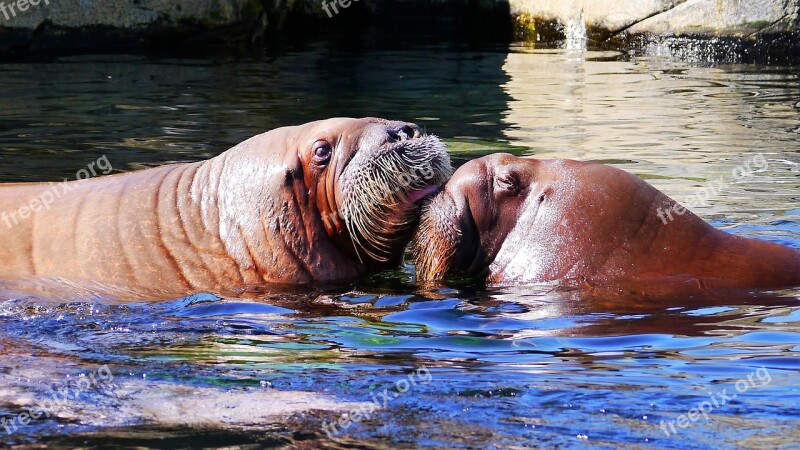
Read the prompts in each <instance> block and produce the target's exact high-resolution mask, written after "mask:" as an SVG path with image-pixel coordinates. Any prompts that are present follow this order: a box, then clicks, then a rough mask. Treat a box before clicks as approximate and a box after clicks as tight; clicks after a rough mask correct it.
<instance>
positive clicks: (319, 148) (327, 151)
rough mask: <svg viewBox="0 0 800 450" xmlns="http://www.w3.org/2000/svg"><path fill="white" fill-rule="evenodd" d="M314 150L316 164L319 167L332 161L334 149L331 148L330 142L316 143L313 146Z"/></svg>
mask: <svg viewBox="0 0 800 450" xmlns="http://www.w3.org/2000/svg"><path fill="white" fill-rule="evenodd" d="M312 148H313V150H314V162H315V163H317V164H318V165H324V164H327V163H328V161H329V160H330V159H331V153H333V149H332V148H331V144H329V143H328V141H317V142H314V145H313V147H312Z"/></svg>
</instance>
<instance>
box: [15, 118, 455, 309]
mask: <svg viewBox="0 0 800 450" xmlns="http://www.w3.org/2000/svg"><path fill="white" fill-rule="evenodd" d="M451 174H452V168H451V165H450V159H449V157H448V154H447V151H446V148H445V146H444V144H443V143H442V142H441V141H440V140H439V139H438V138H436V137H435V136H431V135H427V134H426V133H423V131H422V129H421V128H420V127H419V126H417V125H415V124H413V123H406V122H399V121H388V120H384V119H378V118H362V119H352V118H333V119H328V120H322V121H317V122H311V123H307V124H305V125H300V126H290V127H284V128H277V129H274V130H271V131H269V132H266V133H263V134H260V135H257V136H255V137H252V138H250V139H248V140H246V141H244V142H242V143H240V144H238V145H236V146H235V147H233V148H231V149H229V150H227V151H225V152H224V153H221V154H220V155H219V156H217V157H214V158H212V159H209V160H205V161H200V162H193V163H183V164H170V165H164V166H160V167H156V168H150V169H146V170H140V171H133V172H128V173H122V174H113V175H109V176H103V177H97V178H92V179H87V180H82V181H73V182H70V183H68V184H67V188H62V187H61V186H58V187H55V185H54V184H53V183H18V184H3V185H0V211H2V212H4V213H5V215H4V216H3V217H6V218H7V217H10V215H13V217H14V221H9V220H6V221H5V223H2V222H0V279H2V280H20V279H30V278H31V277H36V278H44V279H58V280H66V281H67V282H69V283H76V284H80V283H83V282H85V283H88V284H91V285H94V286H98V285H103V286H109V287H112V288H113V289H121V290H124V291H133V292H151V291H153V292H160V293H173V294H189V293H193V292H199V291H207V292H222V293H224V292H230V291H234V290H237V289H242V288H246V287H248V286H258V285H263V284H268V283H277V284H288V285H296V284H307V283H326V282H334V281H341V280H346V279H352V278H354V277H357V276H359V275H362V274H364V273H365V272H367V271H368V270H374V269H376V268H379V267H382V266H383V265H385V264H391V263H392V262H393V261H399V259H400V257H401V256H402V252H403V249H404V247H405V246H406V245H407V244H408V241H409V240H410V239H411V232H412V227H413V226H414V225H415V223H416V221H417V220H418V216H419V211H420V204H419V202H420V200H421V199H422V198H423V197H425V195H427V194H429V193H432V192H434V191H435V190H436V189H437V188H438V186H439V185H441V184H442V183H444V182H445V181H446V180H447V179H448V178H449V176H450V175H451ZM54 189H59V191H58V192H59V193H60V194H61V195H59V196H58V199H57V200H56V201H50V202H48V204H47V205H45V206H46V207H43V205H42V203H43V202H42V199H44V198H45V197H46V193H47V192H48V191H52V190H54ZM62 191H63V192H62ZM52 197H53V196H52V195H50V196H49V197H48V198H49V199H51V200H52ZM37 200H38V203H37ZM35 206H38V208H35ZM22 208H25V209H22ZM22 212H25V213H26V214H22Z"/></svg>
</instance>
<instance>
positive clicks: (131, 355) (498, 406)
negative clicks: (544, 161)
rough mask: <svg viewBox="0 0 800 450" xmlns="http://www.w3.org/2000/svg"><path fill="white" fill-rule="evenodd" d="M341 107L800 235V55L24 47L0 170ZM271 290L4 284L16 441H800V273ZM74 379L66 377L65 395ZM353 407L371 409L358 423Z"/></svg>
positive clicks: (60, 171)
mask: <svg viewBox="0 0 800 450" xmlns="http://www.w3.org/2000/svg"><path fill="white" fill-rule="evenodd" d="M331 116H379V117H387V118H396V119H401V120H409V121H414V122H417V123H419V124H420V125H424V126H425V127H426V129H427V131H428V132H430V133H433V134H436V135H438V136H440V137H441V138H443V139H444V140H445V141H446V142H447V143H448V146H449V147H450V150H451V153H452V156H453V158H454V161H455V162H456V163H457V164H460V163H463V162H464V161H466V160H468V159H470V158H473V157H476V156H480V155H483V154H487V153H492V152H498V151H505V152H512V153H515V154H518V155H527V156H536V157H569V158H575V159H581V160H593V161H601V162H605V163H609V164H613V165H616V166H617V167H620V168H623V169H625V170H628V171H630V172H633V173H635V174H637V175H639V176H641V177H643V178H645V179H647V180H648V181H649V182H650V183H652V184H654V185H655V186H656V187H657V188H659V189H661V190H662V191H664V192H666V193H667V194H668V195H670V196H672V197H673V198H675V199H677V200H679V201H684V200H686V199H690V198H700V200H698V202H697V203H698V204H697V205H696V206H695V207H693V208H692V209H693V211H695V212H696V213H697V214H699V215H700V216H701V217H703V218H704V219H706V220H708V221H710V222H711V223H712V224H714V225H715V226H717V227H719V228H722V229H725V230H726V231H728V232H732V233H736V234H740V235H743V236H747V237H754V238H760V239H767V240H771V241H775V242H780V243H783V244H786V245H789V246H792V247H795V248H800V202H799V201H798V200H799V199H800V146H798V132H800V120H799V119H800V79H798V70H797V68H795V67H782V66H760V65H735V64H726V65H720V64H705V63H698V62H692V61H687V60H686V59H685V58H684V59H680V58H675V57H672V56H670V55H657V56H635V57H631V56H627V55H624V54H620V53H617V52H609V51H584V50H581V49H578V50H574V51H569V50H536V49H532V48H529V47H522V46H511V47H502V48H497V47H493V48H488V49H483V50H476V49H453V48H452V47H450V46H447V45H441V46H440V45H436V44H430V45H423V46H415V47H414V48H408V49H403V48H397V47H396V46H390V47H389V48H388V49H382V48H380V47H379V46H376V48H363V49H356V50H353V49H342V48H340V46H338V45H333V44H326V43H321V44H314V45H307V46H304V47H303V48H299V49H288V50H286V51H285V52H280V53H278V54H272V53H270V54H264V55H248V56H242V57H236V58H232V57H218V58H205V59H178V58H169V57H161V58H152V57H145V56H139V55H129V56H92V55H81V56H63V57H54V58H52V59H48V60H46V61H37V62H19V61H17V62H9V63H4V64H3V65H2V66H0V181H2V182H13V181H44V180H62V179H64V178H68V179H74V178H75V176H76V173H77V171H79V170H80V169H82V168H85V167H86V166H87V165H88V164H90V163H91V162H93V161H96V160H97V159H98V158H100V157H102V156H104V155H105V157H107V159H108V161H109V162H110V164H111V165H112V166H113V168H114V171H129V170H136V169H141V168H144V167H149V166H154V165H160V164H164V163H170V162H178V161H196V160H200V159H205V158H209V157H212V156H214V155H216V154H219V153H220V152H222V151H224V150H226V149H227V148H229V147H231V146H233V145H234V144H236V143H238V142H240V141H242V140H244V139H246V138H248V137H250V136H252V135H254V134H257V133H260V132H263V131H265V130H268V129H270V128H274V127H278V126H283V125H290V124H298V123H304V122H307V121H311V120H316V119H320V118H326V117H331ZM739 175H741V176H739ZM0 233H2V231H0ZM1 236H2V235H0V237H1ZM98 245H103V243H101V242H99V243H98ZM255 297H256V298H253V296H252V295H251V296H248V297H246V298H245V297H243V298H217V297H215V296H211V295H203V294H201V295H197V296H193V297H189V298H185V299H175V300H173V301H167V302H157V303H143V302H133V303H123V304H108V303H105V302H103V301H101V300H99V299H96V300H92V299H89V300H86V299H83V300H80V301H78V300H77V299H60V300H59V301H58V302H42V301H41V299H37V298H33V297H31V296H26V295H19V294H15V293H13V292H0V298H1V299H3V300H4V301H3V302H2V303H0V418H5V422H2V423H0V442H2V443H4V444H5V445H8V446H10V445H19V446H23V447H25V446H28V447H32V446H35V445H37V444H46V445H49V446H51V447H53V448H74V447H76V446H84V447H115V448H116V447H126V448H132V447H140V448H141V447H151V448H173V447H184V448H189V447H192V448H197V447H209V448H217V447H223V446H239V447H243V448H258V447H280V446H295V447H298V448H299V447H304V448H410V447H429V448H527V447H534V448H536V447H564V448H573V447H574V448H584V447H595V448H616V447H623V448H676V449H677V448H709V447H712V448H763V447H769V448H796V446H797V442H798V441H800V404H799V403H798V400H797V399H798V398H800V381H798V380H800V379H799V378H798V375H797V374H798V370H799V369H800V358H799V357H800V290H787V291H779V292H771V293H762V294H759V295H757V294H753V295H741V296H737V297H725V298H716V299H713V300H704V301H698V300H697V299H692V298H676V299H669V301H664V300H660V301H656V300H654V299H646V298H640V297H630V296H618V297H608V296H607V297H602V296H599V297H598V296H590V295H588V294H586V293H583V292H579V291H570V290H564V289H558V288H554V287H552V286H531V287H515V288H502V287H500V288H482V287H479V286H475V285H473V284H470V283H469V282H465V281H464V280H449V281H448V282H447V283H446V285H445V286H438V287H431V288H429V287H425V286H419V285H417V284H416V283H415V281H414V278H413V267H412V266H411V265H409V264H406V265H404V266H403V267H401V268H399V269H398V270H395V271H389V272H385V273H381V274H378V275H374V276H371V277H369V278H367V279H364V280H360V281H358V282H353V283H350V284H346V285H341V286H331V287H316V288H298V289H294V290H291V291H288V290H284V291H278V290H269V291H265V292H262V293H259V294H258V295H256V296H255ZM65 387H69V388H71V389H72V390H71V391H70V392H71V393H72V394H70V395H67V396H66V397H56V398H55V399H53V391H55V392H60V390H61V389H63V388H65ZM47 399H51V400H52V401H53V402H55V403H58V405H57V406H54V407H53V408H50V409H48V413H49V414H46V415H40V417H38V418H36V419H35V420H31V421H30V422H29V423H27V424H24V425H23V424H22V423H21V422H20V414H21V413H25V412H26V411H29V410H30V409H31V408H32V407H35V405H39V404H41V403H42V402H43V401H45V400H47ZM59 401H60V403H59ZM376 403H377V404H379V405H380V407H379V408H374V407H372V406H370V404H372V405H375V404H376ZM373 409H374V410H373ZM354 410H355V411H358V410H361V411H365V412H364V413H362V414H361V416H362V417H359V418H358V419H356V418H355V417H354V416H352V415H351V416H349V417H351V418H352V419H353V420H350V421H347V420H343V419H342V418H343V417H345V416H343V414H344V413H345V412H348V411H354ZM23 419H24V417H23ZM9 423H13V424H16V425H15V426H13V425H12V426H8V427H7V425H8V424H9ZM332 424H333V425H332ZM346 424H349V425H347V426H346V427H345V425H346ZM326 431H327V432H330V435H329V434H328V433H326ZM337 431H338V432H337Z"/></svg>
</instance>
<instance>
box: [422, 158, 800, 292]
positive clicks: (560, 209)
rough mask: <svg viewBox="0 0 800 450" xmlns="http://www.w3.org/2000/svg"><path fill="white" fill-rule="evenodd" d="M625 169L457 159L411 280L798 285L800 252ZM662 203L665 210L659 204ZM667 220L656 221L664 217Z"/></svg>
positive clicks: (662, 287) (429, 213)
mask: <svg viewBox="0 0 800 450" xmlns="http://www.w3.org/2000/svg"><path fill="white" fill-rule="evenodd" d="M674 204H675V202H674V200H672V199H670V198H669V197H667V196H666V195H664V194H663V193H661V192H660V191H658V190H657V189H656V188H654V187H653V186H651V185H649V184H647V183H646V182H644V181H643V180H641V179H640V178H638V177H636V176H634V175H632V174H629V173H627V172H625V171H623V170H620V169H616V168H614V167H611V166H606V165H602V164H592V163H584V162H578V161H571V160H537V159H523V158H518V157H514V156H511V155H507V154H495V155H490V156H486V157H483V158H480V159H477V160H473V161H470V162H468V163H467V164H465V165H464V166H462V167H461V168H459V169H458V170H457V171H456V173H455V174H454V175H453V177H452V178H451V180H450V181H449V182H448V183H447V184H446V185H445V187H444V189H443V190H442V191H441V192H440V193H438V194H437V195H436V196H435V197H433V198H432V199H431V201H430V203H429V204H428V206H427V207H426V209H425V210H424V211H423V215H422V219H421V222H420V227H419V229H418V231H417V233H416V235H415V237H414V240H413V242H412V248H413V249H414V252H415V253H416V264H417V275H418V279H420V280H428V281H434V280H439V279H441V278H442V277H443V276H444V275H446V274H448V273H450V272H461V273H465V274H467V275H471V276H475V277H479V278H480V279H482V280H485V281H486V282H487V283H489V284H502V285H513V284H526V283H547V282H555V283H557V284H577V285H588V286H607V287H623V288H626V289H627V288H631V289H635V290H637V291H639V292H642V291H647V290H648V289H653V290H655V291H658V292H659V293H669V292H678V291H682V290H692V289H698V288H699V289H701V290H703V291H709V290H712V289H740V288H777V287H792V286H799V285H800V252H798V251H797V250H794V249H791V248H788V247H784V246H781V245H778V244H774V243H769V242H764V241H760V240H753V239H745V238H742V237H737V236H734V235H731V234H728V233H725V232H723V231H721V230H717V229H715V228H713V227H712V226H710V225H709V224H707V223H706V222H704V221H703V220H702V219H700V218H699V217H697V216H696V215H694V214H692V213H691V212H689V211H686V212H685V213H684V214H682V215H677V214H673V217H674V220H672V221H663V220H662V219H661V218H660V217H659V214H658V211H659V208H660V209H661V211H669V210H670V209H671V208H672V207H673V205H674ZM662 215H663V214H662ZM665 222H666V223H665Z"/></svg>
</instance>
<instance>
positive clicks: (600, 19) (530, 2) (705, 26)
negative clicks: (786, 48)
mask: <svg viewBox="0 0 800 450" xmlns="http://www.w3.org/2000/svg"><path fill="white" fill-rule="evenodd" d="M510 5H511V14H512V15H513V16H514V17H515V18H517V21H518V22H520V21H523V22H535V21H537V20H540V21H555V22H558V23H561V24H567V23H569V22H570V21H573V20H575V19H576V18H578V17H580V16H581V15H582V16H583V20H584V21H585V24H586V26H587V27H588V28H595V29H598V30H604V31H607V32H610V33H620V32H627V33H633V34H636V33H653V34H658V35H713V36H747V35H750V34H753V33H776V32H792V31H795V30H796V28H797V26H798V7H799V6H800V2H799V1H798V0H762V1H746V0H640V1H636V2H623V1H599V0H510Z"/></svg>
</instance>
